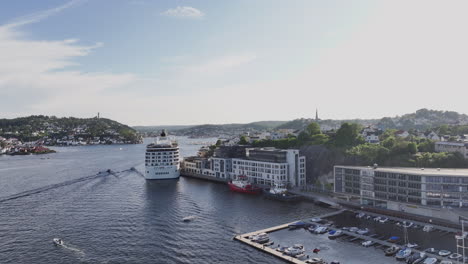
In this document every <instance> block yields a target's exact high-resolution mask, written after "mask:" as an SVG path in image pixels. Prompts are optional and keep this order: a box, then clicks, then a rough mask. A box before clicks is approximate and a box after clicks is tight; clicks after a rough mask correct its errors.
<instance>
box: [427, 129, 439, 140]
mask: <svg viewBox="0 0 468 264" xmlns="http://www.w3.org/2000/svg"><path fill="white" fill-rule="evenodd" d="M424 136H425V138H427V139H430V140H433V141H440V137H439V135H437V133H436V132H434V131H431V132H429V133H424Z"/></svg>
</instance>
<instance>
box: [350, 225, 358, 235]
mask: <svg viewBox="0 0 468 264" xmlns="http://www.w3.org/2000/svg"><path fill="white" fill-rule="evenodd" d="M358 230H359V228H357V227H355V226H353V227H350V228H349V232H353V233H356V231H358Z"/></svg>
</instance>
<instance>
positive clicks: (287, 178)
mask: <svg viewBox="0 0 468 264" xmlns="http://www.w3.org/2000/svg"><path fill="white" fill-rule="evenodd" d="M246 156H247V157H246V158H244V159H240V158H237V159H232V174H231V178H236V177H237V176H247V177H248V178H249V180H251V181H252V182H253V183H255V184H264V185H274V184H284V185H288V186H292V187H300V186H304V185H305V184H306V167H305V162H306V161H305V157H304V156H299V150H295V149H288V150H279V149H274V148H255V149H247V150H246Z"/></svg>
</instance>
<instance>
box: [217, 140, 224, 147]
mask: <svg viewBox="0 0 468 264" xmlns="http://www.w3.org/2000/svg"><path fill="white" fill-rule="evenodd" d="M221 144H223V142H222V141H221V139H218V140H217V141H216V146H217V147H219V146H221Z"/></svg>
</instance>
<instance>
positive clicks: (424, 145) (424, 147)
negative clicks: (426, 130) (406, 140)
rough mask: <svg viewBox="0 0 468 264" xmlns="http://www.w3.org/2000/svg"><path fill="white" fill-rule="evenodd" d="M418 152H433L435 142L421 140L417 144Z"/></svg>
mask: <svg viewBox="0 0 468 264" xmlns="http://www.w3.org/2000/svg"><path fill="white" fill-rule="evenodd" d="M418 151H419V152H434V151H435V144H434V142H433V141H431V140H423V141H421V142H420V143H419V144H418Z"/></svg>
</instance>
